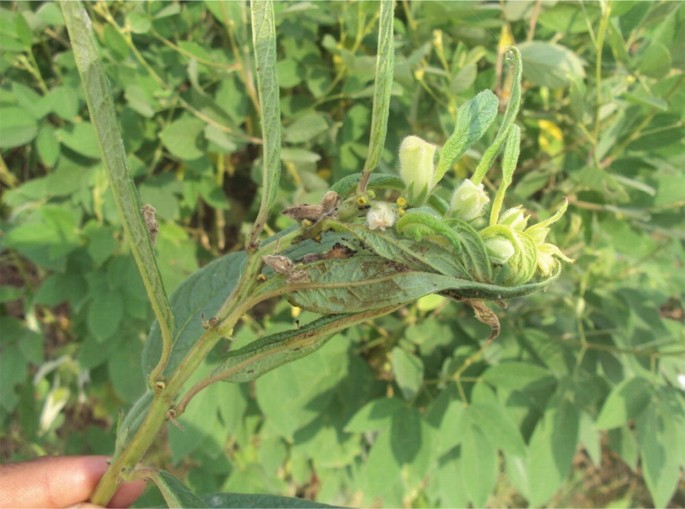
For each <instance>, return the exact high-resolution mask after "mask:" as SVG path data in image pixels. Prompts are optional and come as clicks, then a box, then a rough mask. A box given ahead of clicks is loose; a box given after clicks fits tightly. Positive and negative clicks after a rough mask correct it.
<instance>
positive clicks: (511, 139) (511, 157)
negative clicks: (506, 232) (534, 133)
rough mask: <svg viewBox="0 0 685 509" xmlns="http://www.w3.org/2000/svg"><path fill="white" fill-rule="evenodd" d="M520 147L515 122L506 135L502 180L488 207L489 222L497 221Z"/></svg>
mask: <svg viewBox="0 0 685 509" xmlns="http://www.w3.org/2000/svg"><path fill="white" fill-rule="evenodd" d="M520 148H521V129H520V128H519V126H517V125H516V124H514V125H512V126H511V128H510V129H509V134H508V135H507V141H506V144H505V145H504V155H503V156H502V181H501V182H500V184H499V187H498V188H497V193H496V194H495V198H494V200H492V207H491V209H490V224H491V225H493V224H496V223H497V222H499V215H500V214H499V213H500V210H501V209H502V204H503V203H504V196H505V193H506V191H507V189H508V188H509V186H510V185H511V182H512V179H513V177H514V170H516V164H517V163H518V159H519V152H520Z"/></svg>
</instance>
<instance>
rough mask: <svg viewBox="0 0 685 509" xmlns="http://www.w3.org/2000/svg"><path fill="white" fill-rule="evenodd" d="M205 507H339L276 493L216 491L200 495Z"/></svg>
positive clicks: (306, 508) (300, 508) (299, 508)
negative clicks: (211, 493) (212, 493)
mask: <svg viewBox="0 0 685 509" xmlns="http://www.w3.org/2000/svg"><path fill="white" fill-rule="evenodd" d="M202 500H203V501H204V502H205V507H211V508H214V507H216V508H220V507H231V508H233V507H235V508H241V507H245V508H255V509H257V508H262V507H283V508H284V509H287V508H290V507H292V508H295V509H309V508H311V509H316V508H318V507H339V506H333V505H328V504H321V503H319V502H314V501H313V500H306V499H303V498H294V497H279V496H276V495H262V494H253V493H217V494H214V495H205V496H203V497H202Z"/></svg>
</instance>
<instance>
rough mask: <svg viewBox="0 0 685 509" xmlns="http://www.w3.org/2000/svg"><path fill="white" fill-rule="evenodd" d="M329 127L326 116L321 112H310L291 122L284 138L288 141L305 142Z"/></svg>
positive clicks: (284, 133)
mask: <svg viewBox="0 0 685 509" xmlns="http://www.w3.org/2000/svg"><path fill="white" fill-rule="evenodd" d="M327 129H328V122H326V118H325V117H324V116H323V115H322V114H320V113H316V112H310V113H307V114H306V115H303V116H301V117H299V118H297V119H296V120H295V122H293V123H292V124H290V125H289V126H288V127H287V128H286V129H285V130H284V132H283V139H284V140H285V141H286V142H288V143H305V142H307V141H310V140H312V139H314V138H316V137H317V136H318V135H320V134H321V133H323V132H325V131H326V130H327Z"/></svg>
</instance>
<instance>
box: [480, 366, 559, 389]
mask: <svg viewBox="0 0 685 509" xmlns="http://www.w3.org/2000/svg"><path fill="white" fill-rule="evenodd" d="M482 379H483V381H484V382H487V383H489V384H491V385H493V386H495V387H497V388H501V389H504V390H522V389H525V388H526V387H527V386H529V385H532V384H538V383H549V382H554V380H555V378H554V377H553V376H552V373H551V372H550V371H549V370H548V369H547V368H543V367H541V366H537V365H536V364H532V363H530V362H516V361H514V362H504V363H502V364H498V365H496V366H492V367H490V368H488V369H487V370H486V371H485V373H483V376H482Z"/></svg>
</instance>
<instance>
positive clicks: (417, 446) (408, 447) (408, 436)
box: [390, 406, 428, 465]
mask: <svg viewBox="0 0 685 509" xmlns="http://www.w3.org/2000/svg"><path fill="white" fill-rule="evenodd" d="M423 434H424V433H423V430H422V422H421V415H420V414H419V412H418V411H417V410H416V409H415V408H412V407H408V406H402V407H401V408H400V409H399V410H398V411H397V412H396V413H394V414H393V416H392V424H391V426H390V447H391V448H392V454H393V456H394V457H395V460H396V461H397V463H398V464H400V465H404V464H407V463H411V462H412V461H414V459H415V458H416V456H417V455H418V454H419V452H420V450H421V448H422V447H428V444H426V443H424V442H425V439H426V437H424V436H423Z"/></svg>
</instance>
